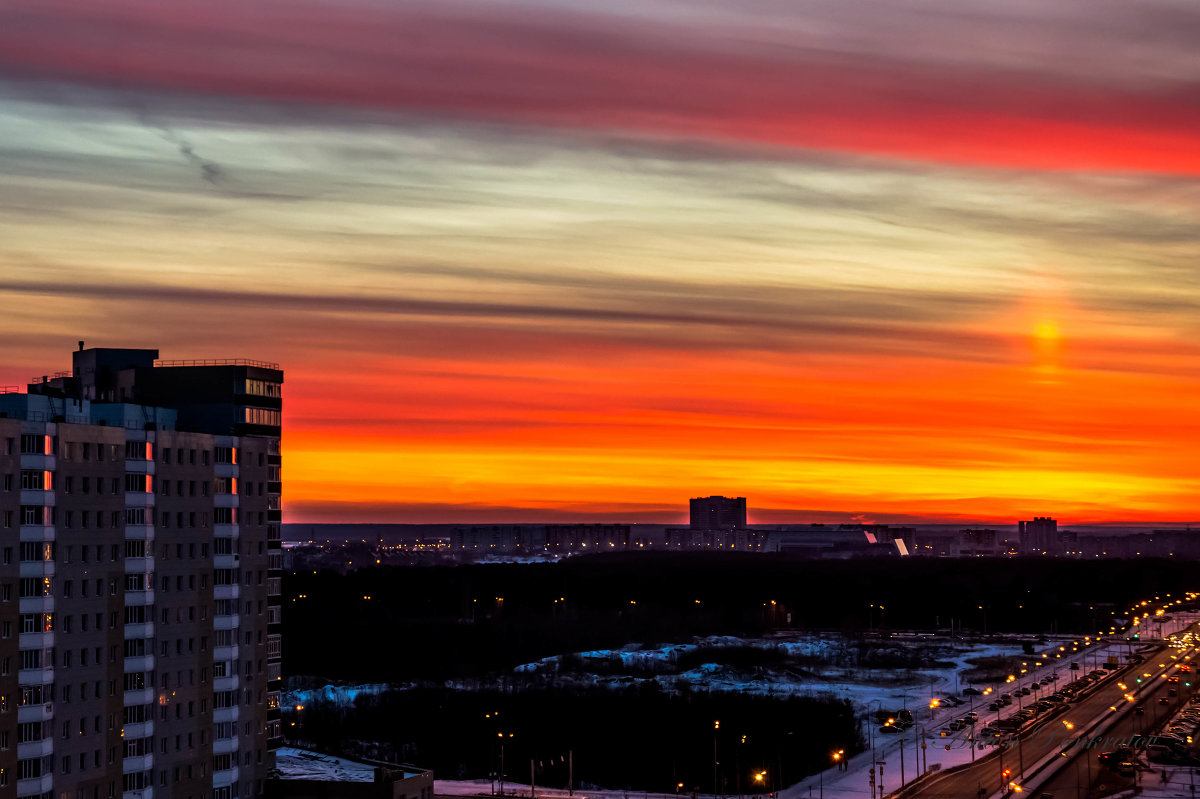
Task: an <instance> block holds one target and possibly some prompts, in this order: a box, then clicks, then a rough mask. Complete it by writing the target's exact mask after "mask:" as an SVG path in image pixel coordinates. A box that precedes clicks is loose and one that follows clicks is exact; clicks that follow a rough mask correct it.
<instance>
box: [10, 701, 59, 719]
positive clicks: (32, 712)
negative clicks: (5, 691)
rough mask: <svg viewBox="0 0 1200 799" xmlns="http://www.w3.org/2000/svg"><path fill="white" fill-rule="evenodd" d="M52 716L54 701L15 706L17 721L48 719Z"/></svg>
mask: <svg viewBox="0 0 1200 799" xmlns="http://www.w3.org/2000/svg"><path fill="white" fill-rule="evenodd" d="M52 718H54V703H53V702H44V703H42V704H39V705H21V706H20V707H18V708H17V723H18V724H25V723H27V722H30V721H50V720H51V719H52Z"/></svg>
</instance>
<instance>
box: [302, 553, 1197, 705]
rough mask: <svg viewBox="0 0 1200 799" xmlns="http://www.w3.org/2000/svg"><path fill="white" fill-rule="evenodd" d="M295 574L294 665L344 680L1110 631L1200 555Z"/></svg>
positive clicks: (1177, 587) (612, 561)
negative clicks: (831, 643) (775, 638)
mask: <svg viewBox="0 0 1200 799" xmlns="http://www.w3.org/2000/svg"><path fill="white" fill-rule="evenodd" d="M283 584H284V590H285V592H286V602H287V604H286V607H285V612H284V625H285V631H284V632H285V637H284V640H285V641H286V648H287V652H286V653H285V657H284V668H285V669H286V670H287V672H288V673H289V674H291V675H311V676H316V677H320V678H323V679H329V680H346V681H373V680H403V679H434V680H444V679H449V678H454V677H473V676H478V675H481V674H484V673H487V672H496V671H500V670H504V669H508V668H511V667H512V666H514V665H516V664H519V663H524V662H529V661H532V660H536V659H538V658H541V657H545V656H548V655H554V654H561V653H564V652H572V651H580V650H586V649H596V648H608V647H617V646H621V645H623V644H625V643H628V642H631V641H636V642H642V643H648V644H649V643H673V642H680V641H685V640H686V639H687V638H688V637H689V636H693V635H710V634H737V635H756V634H761V633H763V632H766V631H767V630H769V629H772V628H794V629H814V630H817V629H819V630H835V631H843V632H847V633H857V632H863V631H867V630H868V629H869V628H873V629H874V630H876V631H878V630H880V629H887V630H932V629H935V628H942V629H945V628H947V627H949V625H950V624H951V622H952V620H953V623H954V624H955V625H956V627H957V628H959V629H963V630H966V631H968V632H983V631H984V630H985V629H986V631H987V632H1004V631H1012V632H1021V633H1034V634H1036V633H1048V632H1053V631H1058V632H1076V633H1081V634H1082V633H1091V632H1095V631H1097V630H1100V629H1107V627H1108V625H1109V621H1110V619H1111V618H1112V616H1113V613H1114V612H1115V613H1116V614H1117V615H1118V616H1119V615H1121V613H1122V612H1123V611H1124V610H1125V609H1126V608H1127V607H1128V606H1129V604H1130V603H1132V602H1134V601H1139V600H1142V599H1148V598H1151V597H1153V596H1155V595H1156V594H1157V595H1165V594H1166V593H1173V594H1175V595H1176V596H1178V595H1179V594H1180V593H1182V592H1183V591H1185V590H1190V589H1193V588H1195V587H1196V586H1195V566H1194V564H1192V563H1189V562H1183V561H1174V560H1161V559H1140V560H1097V561H1074V560H1059V559H1049V558H1037V559H1025V558H1005V559H995V560H993V559H962V560H943V559H932V558H931V559H920V558H907V559H903V560H901V559H868V560H848V561H813V560H790V559H786V558H780V557H776V556H764V555H733V554H723V555H709V554H681V553H637V554H628V555H625V554H617V555H600V556H591V557H579V558H571V559H568V560H565V561H561V562H558V563H541V564H537V563H535V564H488V565H478V564H476V565H466V566H453V567H450V566H440V567H426V568H405V567H387V568H373V569H363V570H360V571H356V572H353V573H351V574H347V575H341V574H337V573H333V572H319V573H312V572H306V573H298V574H290V575H289V576H288V577H287V578H286V579H285V580H284V583H283ZM772 603H774V604H772ZM872 605H874V606H875V607H874V608H872V607H871V606H872ZM880 605H882V606H883V610H882V611H881V610H880V609H879V607H878V606H880Z"/></svg>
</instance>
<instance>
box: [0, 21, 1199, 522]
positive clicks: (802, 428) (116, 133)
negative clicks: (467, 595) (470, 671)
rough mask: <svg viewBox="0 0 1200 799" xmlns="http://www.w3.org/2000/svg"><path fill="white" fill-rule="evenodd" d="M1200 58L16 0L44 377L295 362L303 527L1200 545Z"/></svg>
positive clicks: (892, 34)
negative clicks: (717, 512) (1134, 528)
mask: <svg viewBox="0 0 1200 799" xmlns="http://www.w3.org/2000/svg"><path fill="white" fill-rule="evenodd" d="M1197 36H1200V10H1198V9H1192V8H1190V7H1185V6H1182V5H1180V4H1178V3H1173V2H1170V1H1169V0H1155V1H1154V2H1148V3H1145V4H1141V5H1140V6H1139V7H1136V8H1135V7H1131V6H1129V5H1128V4H1121V3H1118V2H1115V0H1100V2H1099V3H1097V2H1084V0H1067V1H1066V2H1064V3H1062V4H1057V5H1056V6H1055V7H1054V9H1048V8H1047V9H1039V8H1036V7H1033V6H1029V5H1028V4H1019V3H1015V2H998V3H995V4H992V5H991V6H989V7H988V8H987V9H973V10H970V11H965V10H963V9H961V7H960V6H959V5H958V4H954V3H949V2H944V0H930V1H929V2H916V0H911V1H905V2H891V1H888V2H884V0H839V1H838V2H832V1H830V2H825V0H819V1H818V0H814V1H813V2H810V3H802V4H798V5H796V6H794V7H793V6H787V5H786V4H784V5H780V4H778V3H772V2H769V1H768V0H752V1H751V2H749V3H748V4H739V5H738V6H737V7H736V8H734V7H731V6H729V4H726V3H721V2H716V0H712V2H709V1H708V0H697V2H696V3H694V4H691V5H690V6H689V7H688V8H687V10H686V13H685V12H684V10H683V8H682V7H681V6H679V5H678V4H676V3H673V2H671V0H646V2H639V3H628V2H624V1H623V0H618V2H616V3H612V4H609V5H608V6H607V7H605V8H603V9H596V8H592V7H591V6H586V5H583V4H579V3H576V2H574V0H553V2H548V3H525V2H498V1H485V0H461V1H460V0H447V2H445V3H439V4H437V6H436V7H429V6H428V5H427V4H420V3H410V2H399V3H390V4H379V3H374V2H370V0H347V1H346V2H340V3H333V2H331V0H305V1H304V2H302V3H298V4H292V5H288V4H271V3H242V2H233V0H214V2H213V3H210V4H207V5H205V6H204V7H194V6H186V7H185V6H180V5H177V4H174V3H151V2H148V1H147V0H112V2H106V3H104V4H101V5H99V6H97V5H95V4H86V3H82V2H80V0H38V2H33V0H14V2H11V3H8V4H7V5H6V7H5V8H4V9H0V209H2V210H3V216H2V217H0V218H2V219H3V220H4V221H3V223H0V224H3V226H4V235H3V237H2V238H0V303H2V307H4V309H5V313H4V314H3V315H0V335H2V336H3V341H4V342H5V356H6V357H5V358H3V359H0V385H13V384H24V383H25V382H27V381H28V380H29V379H30V377H31V376H32V375H35V374H43V373H45V372H46V371H47V370H50V371H54V370H57V369H64V368H67V366H68V365H69V357H70V356H69V352H70V351H71V350H72V349H74V344H75V341H76V340H78V339H84V340H86V341H87V343H88V346H98V347H105V346H113V347H120V346H133V347H155V348H158V349H159V350H160V351H161V352H162V354H163V357H166V358H206V357H248V358H258V359H262V360H271V361H278V362H280V364H281V365H282V368H283V369H284V370H285V373H286V383H285V386H284V444H283V446H284V453H285V460H284V464H285V465H284V480H285V495H284V507H285V517H284V518H285V521H286V522H299V523H304V522H319V521H334V520H345V521H377V522H405V521H411V522H428V521H446V522H454V521H460V520H463V521H468V520H469V521H480V520H484V519H488V518H494V519H495V520H497V521H513V520H521V521H539V520H541V519H546V520H562V519H567V518H578V519H581V520H604V519H610V518H611V519H625V520H628V519H635V518H636V519H642V520H644V521H647V522H666V521H678V520H682V519H683V518H684V516H685V515H686V508H687V500H688V498H689V497H692V496H700V495H709V494H725V495H735V496H746V497H747V498H748V500H749V513H750V519H751V521H752V522H754V521H756V520H763V521H771V522H776V521H782V520H785V519H794V520H795V521H807V520H810V519H811V520H835V519H837V518H845V519H846V520H850V519H852V518H856V517H857V518H871V519H877V520H881V521H886V520H900V521H903V520H912V519H928V520H946V521H957V520H962V521H964V522H968V521H975V520H979V521H987V520H991V521H993V522H995V523H1004V522H1015V521H1016V520H1018V519H1022V518H1032V516H1034V515H1050V516H1055V517H1056V518H1059V519H1060V520H1061V521H1062V522H1064V523H1067V524H1070V523H1079V522H1086V521H1106V520H1111V521H1118V520H1119V521H1146V522H1152V523H1153V522H1167V521H1189V520H1193V519H1197V518H1200V491H1198V488H1200V480H1198V479H1197V474H1196V467H1195V466H1194V465H1193V460H1194V455H1193V450H1194V445H1195V443H1196V442H1197V441H1198V440H1200V435H1198V432H1197V423H1196V421H1194V417H1195V412H1194V410H1193V406H1194V405H1195V403H1194V401H1193V399H1192V397H1194V396H1195V394H1196V392H1197V389H1198V388H1200V378H1198V377H1197V375H1200V370H1198V367H1200V344H1198V343H1197V336H1196V335H1195V330H1196V322H1195V319H1196V318H1197V314H1196V311H1197V309H1198V307H1200V270H1197V268H1196V265H1197V264H1198V263H1200V233H1198V232H1197V230H1198V228H1197V225H1196V223H1195V220H1196V219H1198V218H1200V95H1198V94H1197V92H1196V87H1197V86H1198V85H1200V62H1197V61H1196V59H1195V57H1194V42H1195V41H1196V38H1197ZM489 513H490V514H493V515H492V516H488V514H489ZM790 514H794V516H791V515H790Z"/></svg>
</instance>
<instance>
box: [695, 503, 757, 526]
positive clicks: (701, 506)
mask: <svg viewBox="0 0 1200 799" xmlns="http://www.w3.org/2000/svg"><path fill="white" fill-rule="evenodd" d="M688 504H689V510H690V513H689V517H688V523H689V526H690V527H691V528H692V529H693V530H737V529H741V528H743V527H745V526H746V498H745V497H696V498H694V499H692V500H690V501H689V503H688Z"/></svg>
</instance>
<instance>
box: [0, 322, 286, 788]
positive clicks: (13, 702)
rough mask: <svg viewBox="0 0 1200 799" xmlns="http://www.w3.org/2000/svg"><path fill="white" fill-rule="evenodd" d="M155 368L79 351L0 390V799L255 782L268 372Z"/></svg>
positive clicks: (268, 569)
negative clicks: (53, 370)
mask: <svg viewBox="0 0 1200 799" xmlns="http://www.w3.org/2000/svg"><path fill="white" fill-rule="evenodd" d="M157 358H158V353H157V351H155V350H140V349H136V350H130V349H90V350H85V349H83V345H82V342H81V343H80V348H79V351H77V352H76V353H74V358H73V369H72V370H71V371H70V372H62V373H58V374H55V375H53V376H50V375H47V376H45V377H42V378H39V379H37V380H36V381H35V382H34V383H31V384H30V385H29V388H28V392H27V393H19V392H18V391H16V390H15V389H9V390H8V391H7V392H0V479H2V480H3V490H2V491H0V556H2V557H0V589H2V590H0V664H4V665H3V668H0V738H2V739H3V740H5V741H11V742H12V745H11V746H5V745H0V790H2V791H4V792H5V793H0V796H3V795H8V796H11V797H16V799H34V797H37V799H56V798H57V799H79V798H80V797H82V799H96V797H102V799H117V797H123V799H188V798H190V799H238V798H240V799H249V797H252V796H255V795H257V794H259V793H261V792H262V790H263V784H264V780H265V779H266V778H267V774H268V772H269V771H270V770H271V768H272V767H273V763H274V755H273V750H274V748H275V747H276V746H278V744H279V743H280V742H281V741H282V736H281V731H280V721H279V712H280V711H279V692H280V687H281V682H280V680H281V673H280V668H281V666H280V630H281V624H280V621H281V619H280V605H281V596H280V579H281V569H282V553H281V549H280V546H281V536H280V526H281V510H280V495H281V486H282V483H281V478H280V447H279V443H280V429H281V428H280V423H281V420H280V412H281V408H282V405H281V403H282V399H281V388H282V383H283V372H281V371H280V370H279V367H278V366H277V365H276V364H268V363H262V362H257V361H241V360H237V361H232V360H231V361H160V360H157ZM4 775H7V777H5V776H4ZM4 785H7V786H9V787H7V788H4V787H3V786H4ZM9 792H11V793H9Z"/></svg>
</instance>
